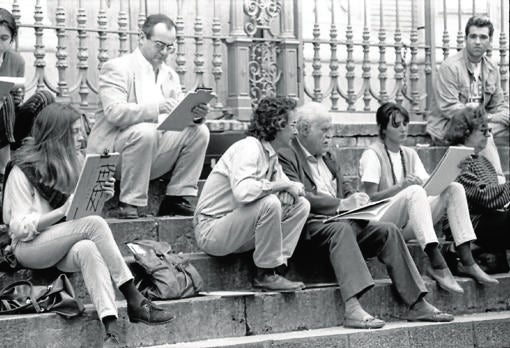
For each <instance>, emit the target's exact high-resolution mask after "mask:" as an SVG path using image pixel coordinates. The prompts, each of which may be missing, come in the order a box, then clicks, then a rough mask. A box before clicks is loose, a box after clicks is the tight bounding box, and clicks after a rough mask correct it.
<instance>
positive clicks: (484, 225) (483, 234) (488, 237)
mask: <svg viewBox="0 0 510 348" xmlns="http://www.w3.org/2000/svg"><path fill="white" fill-rule="evenodd" d="M508 226H510V211H509V210H505V211H499V210H488V211H487V212H484V213H483V214H482V215H481V216H480V220H479V221H478V223H477V224H476V228H475V234H476V238H477V241H476V244H478V245H479V246H481V247H482V248H483V249H486V250H487V251H504V250H508V249H510V233H509V232H508Z"/></svg>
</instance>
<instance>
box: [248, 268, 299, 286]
mask: <svg viewBox="0 0 510 348" xmlns="http://www.w3.org/2000/svg"><path fill="white" fill-rule="evenodd" d="M253 287H254V288H258V289H261V290H262V291H295V290H301V289H303V288H304V287H305V285H304V284H303V283H302V282H293V281H291V280H288V279H287V278H285V277H282V276H281V275H279V274H277V273H275V272H273V273H265V274H263V275H261V276H257V277H256V278H255V279H254V280H253Z"/></svg>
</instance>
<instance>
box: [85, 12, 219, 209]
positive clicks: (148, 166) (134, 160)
mask: <svg viewBox="0 0 510 348" xmlns="http://www.w3.org/2000/svg"><path fill="white" fill-rule="evenodd" d="M175 39H176V33H175V24H174V22H173V21H172V20H171V19H170V18H168V17H167V16H165V15H162V14H156V15H151V16H149V17H147V19H146V20H145V23H144V24H143V26H142V30H141V32H140V40H139V46H138V48H137V49H135V50H134V51H133V52H132V53H129V54H125V55H123V56H122V57H118V58H114V59H111V60H109V61H108V62H106V63H105V64H104V65H103V67H102V69H101V72H100V76H99V101H100V103H99V110H98V111H97V112H96V123H95V125H94V127H93V129H92V132H91V134H90V137H89V140H88V146H89V147H88V152H89V153H102V152H103V151H104V149H108V150H110V151H112V152H119V153H120V154H121V160H120V170H119V171H118V174H119V176H120V197H119V200H120V215H121V217H123V218H137V217H138V216H139V212H138V208H139V207H143V206H146V205H147V203H148V193H147V191H148V187H149V180H151V179H155V178H158V177H160V176H162V175H163V174H165V173H167V172H169V171H171V172H172V175H171V178H170V181H169V183H168V185H167V187H166V196H165V198H164V200H163V202H162V203H161V205H160V208H159V211H158V215H187V216H191V215H193V211H194V208H193V207H192V206H191V205H190V203H189V201H188V200H187V197H190V196H196V195H197V182H198V179H199V176H200V172H201V170H202V166H203V163H204V158H205V151H206V148H207V145H208V143H209V130H208V129H207V127H206V125H204V124H203V123H204V120H205V117H206V115H207V112H208V107H207V105H206V104H199V105H196V106H195V107H194V108H193V109H192V111H191V112H190V115H189V118H190V126H188V127H186V128H185V129H184V130H182V131H180V132H176V131H165V132H163V131H158V130H157V129H156V127H157V122H158V118H159V117H160V116H161V115H165V114H168V113H170V112H171V111H172V110H173V109H174V108H175V106H176V105H177V104H178V102H179V100H180V99H181V98H182V97H183V96H182V92H181V85H180V82H179V77H178V75H177V73H176V72H175V71H174V70H173V69H172V68H171V67H169V66H168V65H167V64H166V63H165V62H166V59H167V58H168V55H169V54H170V53H173V52H174V51H175Z"/></svg>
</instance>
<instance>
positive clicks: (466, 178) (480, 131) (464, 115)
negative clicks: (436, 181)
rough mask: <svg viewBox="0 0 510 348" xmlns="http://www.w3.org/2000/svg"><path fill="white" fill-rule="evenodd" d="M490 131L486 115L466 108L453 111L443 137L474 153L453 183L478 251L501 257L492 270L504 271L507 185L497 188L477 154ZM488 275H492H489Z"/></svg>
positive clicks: (509, 243) (508, 243)
mask: <svg viewBox="0 0 510 348" xmlns="http://www.w3.org/2000/svg"><path fill="white" fill-rule="evenodd" d="M490 133H491V129H490V128H489V126H488V120H487V117H486V115H485V114H484V112H483V111H482V110H480V109H479V108H477V109H474V108H471V107H466V108H464V109H460V110H458V111H456V112H455V113H454V114H453V116H452V118H451V121H450V126H449V128H448V130H447V133H446V136H447V138H448V140H449V141H450V142H451V143H452V145H465V146H469V147H473V148H474V149H475V153H474V155H472V156H471V158H469V159H468V160H466V161H465V162H464V163H463V164H464V165H463V168H462V172H461V174H460V175H459V177H458V178H457V181H458V182H459V183H461V184H462V186H464V190H465V191H466V196H467V199H468V204H469V211H470V213H471V221H472V223H473V226H474V228H475V233H476V236H477V238H478V240H477V242H476V243H477V244H478V245H479V246H481V247H482V250H484V251H488V252H494V253H496V254H500V255H502V257H501V260H500V262H501V264H500V265H496V269H497V268H499V269H501V268H503V269H504V270H505V271H507V270H508V263H507V260H506V254H505V252H506V250H508V249H510V233H508V226H510V210H509V203H510V183H509V182H506V183H504V184H500V183H499V182H498V177H497V174H496V170H495V169H494V166H493V165H492V164H491V162H490V161H489V160H488V159H487V158H486V157H484V156H483V155H481V154H480V152H481V151H482V150H483V149H484V148H485V146H486V145H487V138H488V137H489V136H490ZM491 273H492V272H491Z"/></svg>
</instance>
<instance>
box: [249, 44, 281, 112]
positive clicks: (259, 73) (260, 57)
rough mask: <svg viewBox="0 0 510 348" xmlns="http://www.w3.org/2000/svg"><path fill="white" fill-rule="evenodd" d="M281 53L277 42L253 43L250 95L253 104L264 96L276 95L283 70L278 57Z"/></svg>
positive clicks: (250, 67) (250, 65) (250, 63)
mask: <svg viewBox="0 0 510 348" xmlns="http://www.w3.org/2000/svg"><path fill="white" fill-rule="evenodd" d="M278 53H279V47H278V44H277V43H275V42H269V41H261V42H257V43H255V44H253V45H252V46H251V50H250V62H249V71H250V77H249V80H250V97H251V98H252V104H253V105H254V106H255V105H256V104H257V102H258V101H259V100H260V99H261V98H264V97H273V96H275V95H276V85H277V83H278V81H279V80H280V76H281V71H280V70H279V69H278V65H277V64H276V59H277V56H278Z"/></svg>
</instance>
